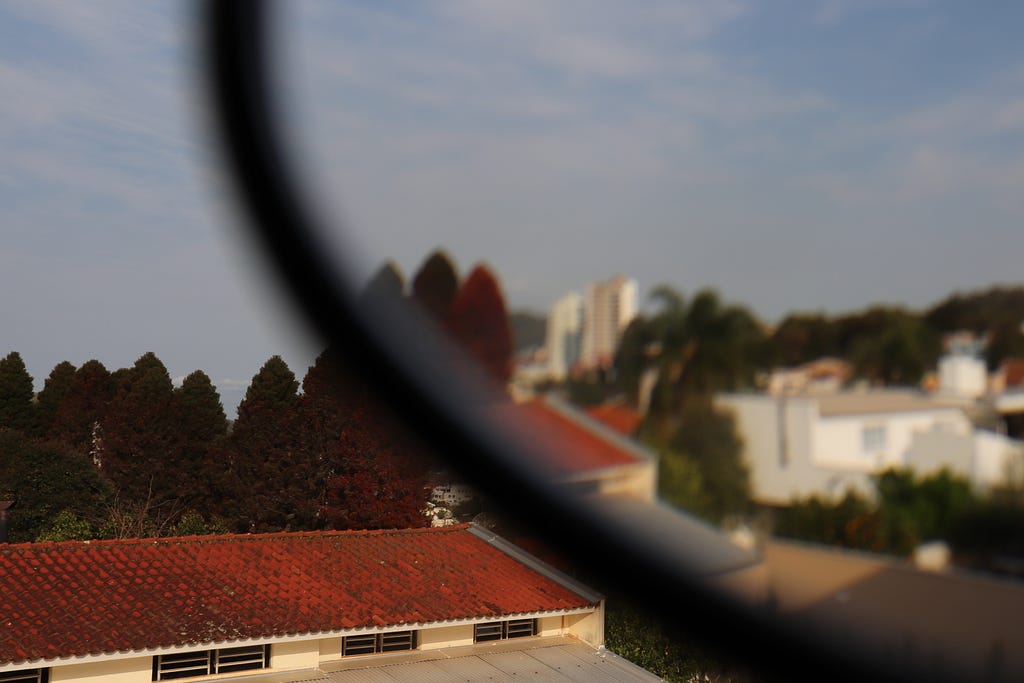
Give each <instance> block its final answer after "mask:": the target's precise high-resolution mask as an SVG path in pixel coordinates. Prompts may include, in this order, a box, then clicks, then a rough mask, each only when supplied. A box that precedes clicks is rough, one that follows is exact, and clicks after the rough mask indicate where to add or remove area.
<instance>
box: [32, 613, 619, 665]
mask: <svg viewBox="0 0 1024 683" xmlns="http://www.w3.org/2000/svg"><path fill="white" fill-rule="evenodd" d="M537 635H539V636H559V635H572V636H575V637H576V638H579V639H580V640H582V641H583V642H586V643H589V644H591V645H594V646H595V647H597V646H600V645H603V644H604V603H603V602H602V603H601V606H600V607H599V608H598V609H597V610H596V611H594V612H590V613H585V614H574V615H568V616H563V615H556V616H548V617H539V618H538V619H537ZM472 644H473V624H459V625H457V626H440V627H436V628H425V629H420V632H419V649H420V650H439V649H443V648H450V647H461V646H466V645H472ZM340 659H342V657H341V637H339V636H332V637H329V638H311V639H309V640H294V641H287V642H279V643H272V644H271V649H270V670H273V671H277V672H284V671H301V670H307V669H315V668H317V667H318V666H319V665H320V664H323V663H326V662H332V661H338V660H340ZM263 671H267V670H263ZM249 673H253V674H255V673H257V672H256V671H252V672H249ZM235 675H236V676H237V675H239V674H235ZM152 677H153V657H152V656H142V657H126V658H124V659H111V660H101V661H91V662H82V663H77V664H65V665H59V664H58V665H55V666H51V667H50V681H51V683H100V682H102V683H149V682H150V681H151V680H152ZM218 678H223V676H209V677H206V678H197V679H194V680H207V679H209V680H216V679H218ZM190 680H193V679H190Z"/></svg>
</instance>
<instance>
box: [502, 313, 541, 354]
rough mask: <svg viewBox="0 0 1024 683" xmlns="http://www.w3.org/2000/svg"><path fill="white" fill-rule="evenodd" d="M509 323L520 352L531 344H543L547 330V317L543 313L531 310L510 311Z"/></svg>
mask: <svg viewBox="0 0 1024 683" xmlns="http://www.w3.org/2000/svg"><path fill="white" fill-rule="evenodd" d="M508 322H509V325H510V326H511V327H512V343H513V345H514V346H515V351H516V352H519V351H522V350H524V349H528V348H530V347H531V346H543V345H544V335H545V332H546V330H547V319H546V318H545V317H544V316H543V315H538V314H536V313H531V312H529V311H514V312H512V313H509V316H508Z"/></svg>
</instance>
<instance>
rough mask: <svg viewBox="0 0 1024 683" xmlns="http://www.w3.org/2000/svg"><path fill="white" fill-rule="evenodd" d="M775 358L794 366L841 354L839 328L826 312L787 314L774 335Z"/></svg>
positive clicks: (772, 343) (772, 348)
mask: <svg viewBox="0 0 1024 683" xmlns="http://www.w3.org/2000/svg"><path fill="white" fill-rule="evenodd" d="M771 350H772V354H773V356H774V357H773V360H774V361H775V362H776V363H780V364H782V365H787V366H793V365H800V364H802V363H807V362H809V361H812V360H816V359H818V358H823V357H826V356H837V355H839V330H838V328H837V326H836V324H835V323H834V322H833V321H831V320H829V318H828V317H827V316H825V315H824V314H822V313H798V314H795V315H789V316H786V318H785V319H784V320H783V321H782V322H781V323H779V326H778V327H776V328H775V332H773V333H772V337H771Z"/></svg>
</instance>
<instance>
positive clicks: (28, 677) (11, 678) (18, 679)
mask: <svg viewBox="0 0 1024 683" xmlns="http://www.w3.org/2000/svg"><path fill="white" fill-rule="evenodd" d="M49 681H50V670H49V669H22V670H21V671H8V672H6V673H0V683H49Z"/></svg>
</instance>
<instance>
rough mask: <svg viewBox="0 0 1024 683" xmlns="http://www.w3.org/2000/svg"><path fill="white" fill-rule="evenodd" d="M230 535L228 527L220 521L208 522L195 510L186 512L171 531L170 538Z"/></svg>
mask: <svg viewBox="0 0 1024 683" xmlns="http://www.w3.org/2000/svg"><path fill="white" fill-rule="evenodd" d="M226 533H230V529H228V527H227V525H226V524H225V523H224V522H223V521H222V520H218V519H214V520H211V521H207V520H206V519H205V518H204V517H203V516H202V515H201V514H199V513H198V512H196V511H195V510H186V511H185V512H184V513H182V515H181V516H180V517H179V518H178V521H177V522H175V523H174V525H173V526H172V527H171V529H170V534H169V535H170V536H207V535H209V534H226Z"/></svg>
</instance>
